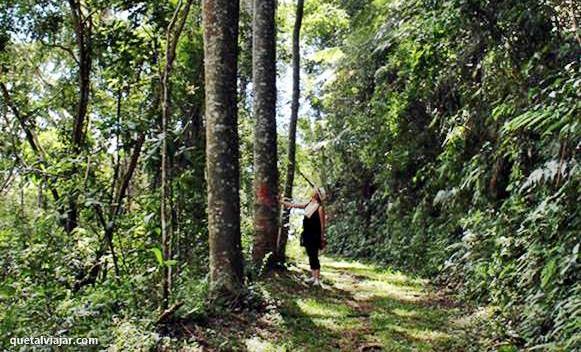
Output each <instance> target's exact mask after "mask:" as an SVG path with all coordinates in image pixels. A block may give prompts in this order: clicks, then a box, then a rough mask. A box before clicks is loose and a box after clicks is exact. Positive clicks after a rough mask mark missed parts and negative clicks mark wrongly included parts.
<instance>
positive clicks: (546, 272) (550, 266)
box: [541, 259, 557, 288]
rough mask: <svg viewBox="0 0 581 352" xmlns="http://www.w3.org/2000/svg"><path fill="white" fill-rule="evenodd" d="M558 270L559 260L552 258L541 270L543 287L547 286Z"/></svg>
mask: <svg viewBox="0 0 581 352" xmlns="http://www.w3.org/2000/svg"><path fill="white" fill-rule="evenodd" d="M556 272H557V261H556V260H555V259H551V260H550V261H549V262H548V263H547V264H546V265H545V267H544V268H543V271H542V272H541V287H542V288H546V287H547V285H548V284H549V283H550V282H551V280H552V279H553V277H554V276H555V273H556Z"/></svg>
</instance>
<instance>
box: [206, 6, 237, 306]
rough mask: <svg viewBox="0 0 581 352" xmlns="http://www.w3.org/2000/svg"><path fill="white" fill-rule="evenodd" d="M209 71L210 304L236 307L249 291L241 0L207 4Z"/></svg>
mask: <svg viewBox="0 0 581 352" xmlns="http://www.w3.org/2000/svg"><path fill="white" fill-rule="evenodd" d="M202 12H203V26H204V57H205V60H204V69H205V93H206V96H205V100H206V102H205V105H206V111H205V113H206V166H207V175H208V185H207V187H208V232H209V245H210V287H209V289H210V299H211V300H212V301H214V302H218V303H222V302H226V301H236V300H237V299H238V298H239V297H240V294H241V292H242V289H243V275H242V269H243V258H242V245H241V240H240V195H239V188H240V180H239V176H240V167H239V160H238V159H239V149H238V148H239V146H238V130H237V127H238V126H237V124H238V116H237V115H238V108H237V95H236V74H237V56H238V17H239V1H238V0H204V2H203V10H202Z"/></svg>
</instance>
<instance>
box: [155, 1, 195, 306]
mask: <svg viewBox="0 0 581 352" xmlns="http://www.w3.org/2000/svg"><path fill="white" fill-rule="evenodd" d="M192 1H193V0H188V2H187V3H186V6H185V8H184V10H183V12H181V7H182V2H181V1H180V2H179V3H178V5H177V7H176V9H175V12H174V15H173V18H172V20H171V21H170V23H169V25H168V28H167V34H166V38H167V40H166V51H165V68H164V71H163V75H162V80H161V86H162V94H163V97H162V109H161V113H162V116H161V130H162V136H163V137H162V144H161V209H160V213H161V214H160V218H161V246H162V253H163V259H164V263H165V262H167V261H169V260H170V259H171V257H172V251H171V248H172V246H171V243H172V226H171V224H168V221H167V220H168V217H170V218H171V214H169V208H168V206H167V204H168V201H169V203H170V205H171V203H172V202H171V199H168V196H169V197H171V194H172V192H171V189H170V188H171V168H170V167H169V157H168V153H167V137H168V128H167V126H168V124H169V122H170V121H169V120H170V117H171V95H170V81H169V78H170V75H171V71H172V69H173V62H174V59H175V54H176V47H177V43H178V40H179V38H180V35H181V33H182V30H183V28H184V24H185V22H186V18H187V17H188V13H189V11H190V7H191V4H192ZM180 12H181V14H180ZM162 275H163V279H162V287H163V288H162V291H163V292H162V296H163V299H162V308H163V309H167V307H168V306H169V297H170V294H171V279H172V270H171V267H170V266H168V265H164V266H163V274H162Z"/></svg>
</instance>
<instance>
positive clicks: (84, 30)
mask: <svg viewBox="0 0 581 352" xmlns="http://www.w3.org/2000/svg"><path fill="white" fill-rule="evenodd" d="M69 5H70V8H71V16H72V22H73V26H74V31H75V38H76V41H77V47H78V48H77V49H78V51H79V54H78V55H79V57H78V60H76V62H77V63H78V66H79V101H78V103H77V112H76V115H75V120H74V121H73V135H72V139H71V146H72V153H73V155H79V154H80V153H81V152H82V150H83V146H84V143H85V120H86V116H87V109H88V106H89V94H90V90H91V80H90V76H91V66H92V56H91V50H92V29H93V28H92V27H93V23H92V18H91V15H90V14H89V15H88V16H87V17H83V11H82V9H81V3H80V1H79V0H69ZM77 172H78V166H77V165H76V163H74V164H73V167H72V169H71V170H70V176H74V175H75V174H77ZM77 196H78V192H77V190H76V189H72V190H71V191H69V195H68V198H67V203H68V209H67V215H66V220H65V221H66V222H65V230H66V232H68V233H70V232H72V231H73V230H74V229H75V228H76V227H77V225H78V209H77Z"/></svg>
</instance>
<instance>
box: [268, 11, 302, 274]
mask: <svg viewBox="0 0 581 352" xmlns="http://www.w3.org/2000/svg"><path fill="white" fill-rule="evenodd" d="M304 4H305V1H304V0H297V12H296V18H295V26H294V29H293V39H292V40H293V50H292V65H293V93H292V102H291V117H290V123H289V133H288V166H287V170H286V182H285V186H284V197H286V198H292V196H293V183H294V180H295V163H296V135H297V120H298V115H299V99H300V94H301V92H300V72H301V66H300V55H301V54H300V34H301V25H302V22H303V9H304ZM289 219H290V209H283V211H282V219H281V224H282V226H281V227H280V230H279V233H278V241H277V244H276V257H275V259H276V261H277V263H279V264H283V263H284V262H285V251H286V242H287V240H288V232H289V227H290V222H289Z"/></svg>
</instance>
